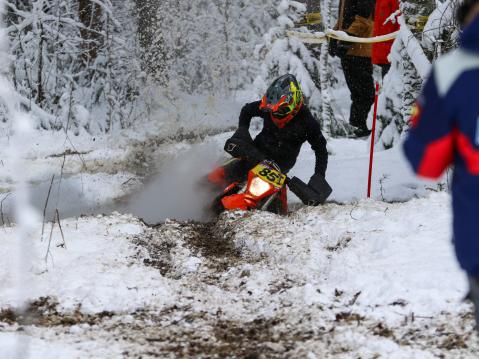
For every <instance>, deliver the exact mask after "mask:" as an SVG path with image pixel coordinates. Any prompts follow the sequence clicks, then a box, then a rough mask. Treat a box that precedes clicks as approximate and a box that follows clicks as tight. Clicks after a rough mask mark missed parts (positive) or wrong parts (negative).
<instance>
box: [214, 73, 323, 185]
mask: <svg viewBox="0 0 479 359" xmlns="http://www.w3.org/2000/svg"><path fill="white" fill-rule="evenodd" d="M253 117H260V118H262V119H263V129H262V131H261V132H260V133H259V134H258V136H256V138H255V139H254V140H253V139H252V138H251V135H250V133H249V127H250V123H251V119H252V118H253ZM237 139H239V140H241V141H247V142H251V143H253V144H254V146H253V147H254V150H251V151H250V153H248V155H247V156H246V158H245V157H244V155H243V156H242V158H241V161H234V162H232V163H231V164H229V165H225V166H224V167H223V168H222V171H221V172H222V173H218V172H217V173H216V174H213V175H212V176H214V177H216V178H210V181H211V182H219V181H221V179H227V180H229V181H231V180H237V179H240V178H244V177H245V176H246V175H247V173H248V171H249V170H250V169H251V168H252V167H254V166H255V165H256V164H257V163H259V162H261V161H263V160H270V161H274V162H275V163H276V164H277V165H278V166H279V168H280V170H281V172H283V173H287V172H288V171H289V170H290V169H291V168H292V167H293V166H294V165H295V163H296V159H297V157H298V155H299V152H300V149H301V146H302V145H303V143H304V142H306V141H308V142H309V143H310V145H311V148H312V149H313V151H314V152H315V155H316V165H315V172H314V173H315V174H316V175H320V176H322V177H324V176H325V175H326V168H327V165H328V151H327V149H326V139H325V138H324V136H323V134H322V132H321V127H320V125H319V123H318V122H317V121H316V119H315V118H314V117H313V115H312V114H311V112H310V110H309V109H308V107H307V106H306V105H305V104H304V99H303V94H302V92H301V89H300V86H299V83H298V82H297V80H296V78H295V77H294V76H293V75H289V74H288V75H284V76H281V77H280V78H278V79H277V80H276V81H274V82H273V84H272V85H271V86H270V88H269V89H268V91H267V93H266V95H265V96H264V97H263V98H262V100H261V101H256V102H252V103H248V104H246V105H245V106H244V107H243V109H242V110H241V114H240V117H239V126H238V130H237V131H236V132H235V133H234V135H233V136H232V137H231V138H230V139H229V140H228V141H226V144H225V150H226V151H227V152H229V153H230V154H231V155H232V156H233V157H237V156H236V155H235V149H236V145H235V143H236V142H237V141H236V140H237Z"/></svg>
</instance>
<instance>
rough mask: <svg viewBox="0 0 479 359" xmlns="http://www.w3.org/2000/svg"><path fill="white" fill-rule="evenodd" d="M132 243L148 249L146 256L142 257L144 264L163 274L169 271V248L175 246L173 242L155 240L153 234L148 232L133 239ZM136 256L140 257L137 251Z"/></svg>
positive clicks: (170, 264) (170, 260) (170, 261)
mask: <svg viewBox="0 0 479 359" xmlns="http://www.w3.org/2000/svg"><path fill="white" fill-rule="evenodd" d="M134 243H135V244H137V245H140V246H142V247H144V248H146V250H147V251H148V255H149V256H148V258H143V264H144V265H146V266H149V267H153V268H156V269H158V270H159V271H160V273H161V275H163V276H166V275H168V273H170V272H171V270H172V259H171V250H172V249H173V248H174V247H175V246H176V244H175V243H174V242H171V241H157V240H155V234H154V233H149V234H147V235H146V237H144V238H136V239H134ZM138 257H140V254H139V253H138Z"/></svg>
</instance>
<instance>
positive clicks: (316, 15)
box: [296, 12, 321, 26]
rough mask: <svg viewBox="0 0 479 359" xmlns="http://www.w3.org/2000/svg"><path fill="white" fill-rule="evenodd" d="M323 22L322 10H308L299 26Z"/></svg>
mask: <svg viewBox="0 0 479 359" xmlns="http://www.w3.org/2000/svg"><path fill="white" fill-rule="evenodd" d="M320 24H321V13H320V12H308V13H307V14H305V15H304V18H303V21H301V22H299V23H297V24H296V25H298V26H308V25H320Z"/></svg>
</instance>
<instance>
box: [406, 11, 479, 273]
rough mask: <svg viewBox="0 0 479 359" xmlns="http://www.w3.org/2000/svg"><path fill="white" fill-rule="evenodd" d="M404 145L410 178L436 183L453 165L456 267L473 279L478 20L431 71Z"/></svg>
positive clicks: (477, 230)
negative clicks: (455, 47)
mask: <svg viewBox="0 0 479 359" xmlns="http://www.w3.org/2000/svg"><path fill="white" fill-rule="evenodd" d="M414 112H415V113H413V117H412V125H411V129H410V131H409V134H408V136H407V139H406V141H405V143H404V151H405V154H406V157H407V158H408V160H409V162H410V163H411V165H412V167H413V169H414V170H415V171H416V173H417V174H418V175H420V176H422V177H426V178H433V179H435V178H438V177H439V176H441V174H442V173H443V172H444V170H445V169H446V168H447V167H448V166H449V165H451V164H453V165H454V175H453V183H452V202H453V213H454V221H453V222H454V224H453V231H454V245H455V248H456V254H457V257H458V259H459V262H460V264H461V267H462V268H463V269H464V270H466V272H468V273H469V274H470V275H473V276H476V277H477V276H479V17H478V18H476V19H475V21H474V22H473V23H472V24H471V25H469V26H468V27H467V28H466V29H465V30H464V32H463V33H462V35H461V39H460V47H459V49H458V50H456V51H455V52H453V53H451V54H448V55H446V56H444V57H442V58H440V59H439V60H438V61H437V62H436V63H435V64H434V67H433V70H432V73H431V75H430V77H429V79H428V80H427V82H426V84H425V86H424V88H423V92H422V94H421V96H420V97H419V99H418V101H417V105H416V109H415V111H414Z"/></svg>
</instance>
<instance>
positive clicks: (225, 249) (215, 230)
mask: <svg viewBox="0 0 479 359" xmlns="http://www.w3.org/2000/svg"><path fill="white" fill-rule="evenodd" d="M186 244H187V246H188V247H190V249H191V250H192V251H193V253H195V254H201V255H202V256H203V257H205V258H207V259H208V260H209V265H208V266H209V267H210V268H214V269H216V270H218V271H225V270H227V269H228V268H230V267H231V266H234V265H236V264H237V262H238V260H239V259H240V258H241V253H240V251H239V250H238V249H237V248H236V247H235V245H234V243H233V241H232V239H231V237H230V236H228V233H227V232H225V231H224V230H222V229H221V228H219V226H218V225H217V223H215V222H210V223H194V224H192V227H191V232H190V235H189V236H188V237H187V238H186Z"/></svg>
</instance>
